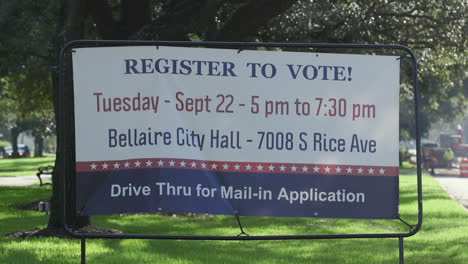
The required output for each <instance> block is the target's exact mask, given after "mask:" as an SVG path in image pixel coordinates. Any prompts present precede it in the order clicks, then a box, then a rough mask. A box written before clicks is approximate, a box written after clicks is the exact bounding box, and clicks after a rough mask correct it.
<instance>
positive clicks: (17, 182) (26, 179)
mask: <svg viewBox="0 0 468 264" xmlns="http://www.w3.org/2000/svg"><path fill="white" fill-rule="evenodd" d="M51 177H52V176H51V175H42V176H41V178H42V181H43V182H44V181H46V180H50V179H51ZM31 185H39V178H37V176H36V175H31V176H18V177H0V186H31Z"/></svg>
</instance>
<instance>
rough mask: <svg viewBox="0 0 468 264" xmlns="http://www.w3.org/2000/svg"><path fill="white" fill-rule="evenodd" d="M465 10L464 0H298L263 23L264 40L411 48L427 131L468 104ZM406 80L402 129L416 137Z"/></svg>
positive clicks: (424, 124)
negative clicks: (415, 57) (278, 15)
mask: <svg viewBox="0 0 468 264" xmlns="http://www.w3.org/2000/svg"><path fill="white" fill-rule="evenodd" d="M466 14H468V4H467V2H466V1H464V0H449V1H435V0H410V1H402V0H393V1H392V0H379V1H374V0H359V1H330V0H328V1H299V2H298V3H297V4H296V5H294V6H293V8H291V9H290V10H289V11H288V12H287V13H285V14H283V15H282V16H280V17H278V18H276V19H275V20H274V21H273V22H272V23H270V25H269V26H268V27H265V28H264V30H263V31H262V32H261V40H263V41H296V42H317V43H372V44H373V43H385V44H402V45H406V46H409V47H411V48H412V49H413V50H415V52H416V54H417V56H418V59H419V61H418V63H419V74H420V75H419V76H420V88H421V92H422V102H421V105H420V106H421V110H422V113H423V117H422V121H423V122H422V123H423V126H422V128H423V132H426V131H427V129H428V127H429V125H430V123H432V122H435V121H437V120H441V119H446V120H451V119H453V118H456V117H457V115H461V114H462V113H463V111H464V110H465V109H466V107H467V106H468V100H467V99H466V98H467V93H468V86H467V84H466V80H467V77H468V69H467V67H466V65H468V53H467V52H466V47H467V46H468V34H467V33H468V25H467V24H466V18H467V15H466ZM402 66H403V67H405V65H402ZM408 73H409V70H408ZM408 73H407V74H408ZM402 80H403V81H404V82H405V83H404V84H403V87H402V92H401V96H402V111H401V112H402V114H401V115H400V119H401V120H402V128H403V129H405V130H406V131H410V132H411V134H412V135H413V136H414V131H415V130H414V124H411V122H412V121H411V119H408V117H410V118H411V117H412V115H411V113H412V112H414V111H413V109H412V108H413V106H412V93H411V91H410V90H408V88H409V87H410V85H408V83H407V82H408V80H410V79H409V78H408V77H407V76H402ZM464 82H465V83H464Z"/></svg>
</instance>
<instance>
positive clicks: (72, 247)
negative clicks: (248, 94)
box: [0, 176, 468, 264]
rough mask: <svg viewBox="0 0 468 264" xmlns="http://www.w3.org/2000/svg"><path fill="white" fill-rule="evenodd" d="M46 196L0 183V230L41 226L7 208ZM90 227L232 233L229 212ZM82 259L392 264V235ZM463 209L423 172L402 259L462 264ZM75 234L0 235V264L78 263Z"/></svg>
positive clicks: (378, 227) (406, 213)
mask: <svg viewBox="0 0 468 264" xmlns="http://www.w3.org/2000/svg"><path fill="white" fill-rule="evenodd" d="M400 186H401V187H400V188H401V215H402V218H404V219H405V220H406V221H409V222H410V223H415V222H416V217H417V216H416V212H417V211H416V207H417V203H416V200H415V198H416V193H415V184H414V177H410V176H402V177H401V178H400ZM49 194H50V188H49V187H46V188H44V187H42V188H34V187H27V188H25V187H4V188H0V222H1V225H0V235H3V234H6V233H10V232H13V231H17V230H25V229H31V228H35V227H36V228H42V227H45V216H44V215H43V214H41V213H39V212H32V211H22V210H17V209H13V208H11V205H13V204H20V203H25V202H29V201H33V200H37V199H39V198H44V197H47V196H48V195H49ZM241 220H242V224H243V227H244V229H245V231H246V232H247V233H249V234H250V235H271V234H301V233H309V234H332V233H336V234H339V233H367V232H406V231H407V228H406V227H405V226H403V225H401V224H399V223H398V222H397V221H390V220H371V221H369V220H349V219H315V218H271V217H264V218H263V217H242V218H241ZM92 222H93V224H94V225H96V226H101V227H108V228H116V229H120V230H123V231H125V232H127V233H151V234H179V235H237V234H238V233H239V229H238V227H237V223H236V221H235V219H234V218H233V217H232V216H198V217H170V216H160V215H113V216H96V217H93V218H92ZM87 241H88V242H87V263H123V264H128V263H265V264H267V263H268V264H269V263H301V264H302V263H345V264H351V263H398V240H397V239H396V238H393V239H340V240H291V241H231V242H226V241H172V240H171V241H170V240H104V239H88V240H87ZM467 248H468V211H466V210H464V209H463V208H461V207H460V206H459V205H458V204H457V203H456V202H455V201H453V200H451V199H450V198H449V197H448V195H447V194H446V193H445V192H444V191H443V189H442V188H441V187H440V185H439V184H438V183H437V181H435V180H434V179H433V178H432V177H430V176H424V224H423V227H422V230H421V231H420V232H419V233H417V234H416V235H415V236H413V237H410V238H405V261H406V263H424V264H438V263H440V264H445V263H452V264H465V263H468V250H466V249H467ZM79 260H80V241H79V240H74V239H57V238H33V239H16V238H9V237H0V263H79Z"/></svg>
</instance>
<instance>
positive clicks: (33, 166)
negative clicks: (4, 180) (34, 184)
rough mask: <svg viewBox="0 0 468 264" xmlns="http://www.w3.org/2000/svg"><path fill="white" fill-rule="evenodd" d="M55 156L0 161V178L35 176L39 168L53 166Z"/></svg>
mask: <svg viewBox="0 0 468 264" xmlns="http://www.w3.org/2000/svg"><path fill="white" fill-rule="evenodd" d="M54 163H55V156H47V157H41V158H18V159H0V177H11V176H27V175H36V173H37V172H38V168H39V167H44V166H47V165H54Z"/></svg>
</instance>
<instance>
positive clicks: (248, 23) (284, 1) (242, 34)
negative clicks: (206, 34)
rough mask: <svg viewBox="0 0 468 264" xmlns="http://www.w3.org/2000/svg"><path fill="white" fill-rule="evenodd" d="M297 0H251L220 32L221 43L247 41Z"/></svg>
mask: <svg viewBox="0 0 468 264" xmlns="http://www.w3.org/2000/svg"><path fill="white" fill-rule="evenodd" d="M296 2H297V0H251V1H250V2H248V3H247V4H245V5H243V6H242V7H240V8H239V9H237V11H236V12H235V13H234V14H233V15H232V17H231V18H230V19H229V20H228V21H227V22H226V23H225V24H224V26H223V28H222V29H221V30H220V31H219V33H218V35H217V37H216V39H217V40H219V41H245V40H247V39H249V38H251V37H252V36H254V35H255V34H256V33H257V32H258V30H259V29H260V28H261V27H262V26H264V25H266V24H267V23H268V22H269V21H270V20H271V19H272V18H274V17H275V16H277V15H279V14H281V13H283V12H284V11H285V10H287V9H289V8H290V7H291V6H292V5H293V4H294V3H296Z"/></svg>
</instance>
